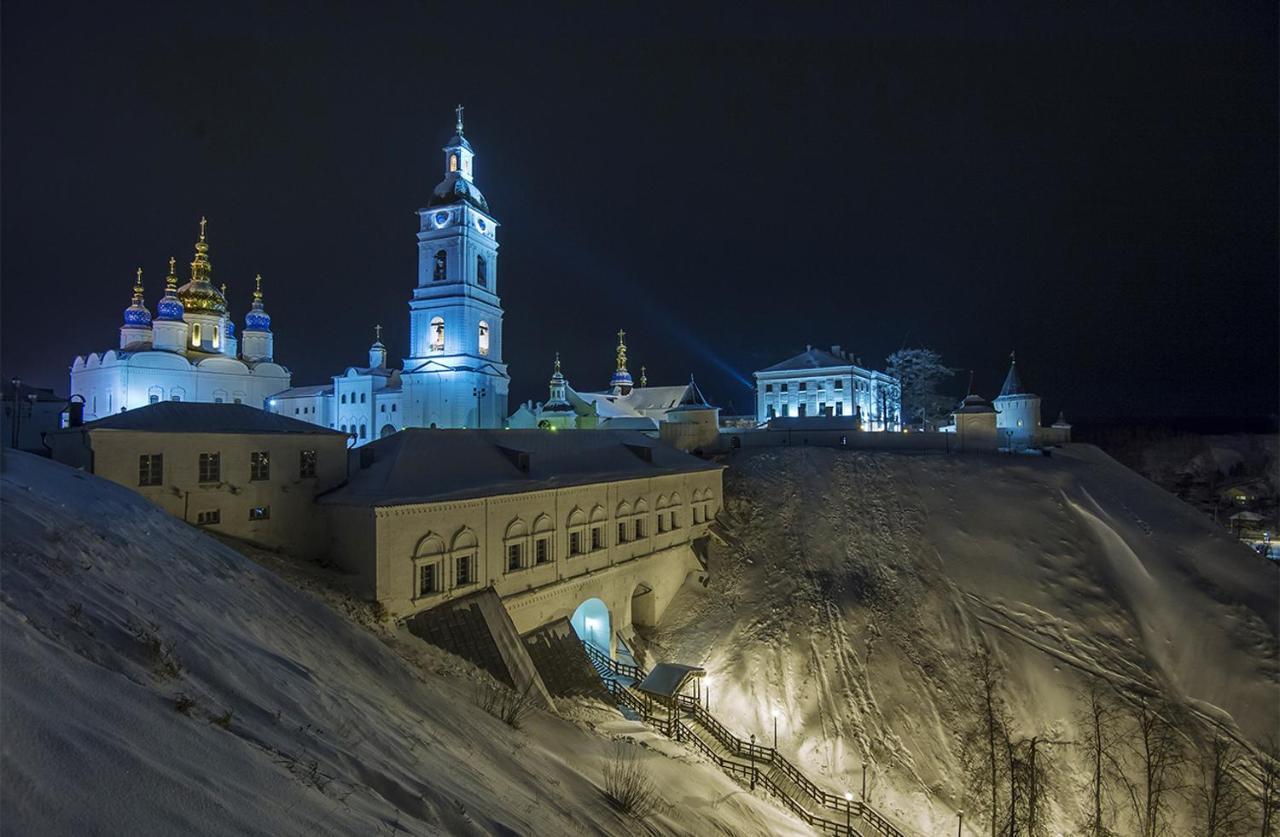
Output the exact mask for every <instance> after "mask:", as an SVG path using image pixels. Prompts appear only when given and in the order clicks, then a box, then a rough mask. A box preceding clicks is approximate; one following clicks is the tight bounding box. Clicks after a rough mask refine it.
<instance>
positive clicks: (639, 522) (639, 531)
mask: <svg viewBox="0 0 1280 837" xmlns="http://www.w3.org/2000/svg"><path fill="white" fill-rule="evenodd" d="M644 536H645V534H644V518H643V517H637V518H636V540H640V539H641V538H643V537H644Z"/></svg>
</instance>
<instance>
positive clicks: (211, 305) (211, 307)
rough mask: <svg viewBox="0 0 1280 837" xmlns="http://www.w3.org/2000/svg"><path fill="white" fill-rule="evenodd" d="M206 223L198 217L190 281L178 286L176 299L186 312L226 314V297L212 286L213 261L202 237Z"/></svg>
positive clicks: (207, 245) (206, 243)
mask: <svg viewBox="0 0 1280 837" xmlns="http://www.w3.org/2000/svg"><path fill="white" fill-rule="evenodd" d="M208 223H209V222H208V221H207V220H205V219H204V218H201V219H200V239H199V240H198V241H196V256H195V259H194V260H193V261H192V262H191V281H190V282H188V283H187V284H185V285H183V286H182V287H181V288H178V299H180V300H181V301H182V307H183V309H184V310H185V311H187V313H191V312H193V311H201V312H209V313H212V314H226V313H227V298H226V297H224V296H223V295H222V292H221V291H219V290H218V289H217V288H215V287H214V286H213V263H212V262H210V261H209V243H208V242H207V241H205V237H204V233H205V226H206V225H207V224H208Z"/></svg>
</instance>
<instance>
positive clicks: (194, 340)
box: [191, 323, 200, 346]
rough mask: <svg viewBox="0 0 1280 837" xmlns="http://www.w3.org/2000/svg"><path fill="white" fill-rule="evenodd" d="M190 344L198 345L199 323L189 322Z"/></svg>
mask: <svg viewBox="0 0 1280 837" xmlns="http://www.w3.org/2000/svg"><path fill="white" fill-rule="evenodd" d="M191 345H192V346H199V345H200V324H199V323H192V324H191Z"/></svg>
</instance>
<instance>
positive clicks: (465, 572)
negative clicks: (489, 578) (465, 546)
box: [457, 555, 475, 587]
mask: <svg viewBox="0 0 1280 837" xmlns="http://www.w3.org/2000/svg"><path fill="white" fill-rule="evenodd" d="M473 557H474V556H471V555H463V556H462V557H461V558H459V559H458V573H457V579H458V581H457V586H458V587H465V586H466V585H468V584H471V583H473V582H474V581H475V579H474V578H473V577H472V572H471V570H472V567H471V561H472V558H473Z"/></svg>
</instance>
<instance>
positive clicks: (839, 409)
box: [836, 401, 844, 416]
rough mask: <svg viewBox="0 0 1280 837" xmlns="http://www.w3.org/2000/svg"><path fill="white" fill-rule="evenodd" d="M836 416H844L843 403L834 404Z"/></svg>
mask: <svg viewBox="0 0 1280 837" xmlns="http://www.w3.org/2000/svg"><path fill="white" fill-rule="evenodd" d="M836 415H838V416H842V415H844V403H843V402H840V401H837V402H836Z"/></svg>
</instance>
